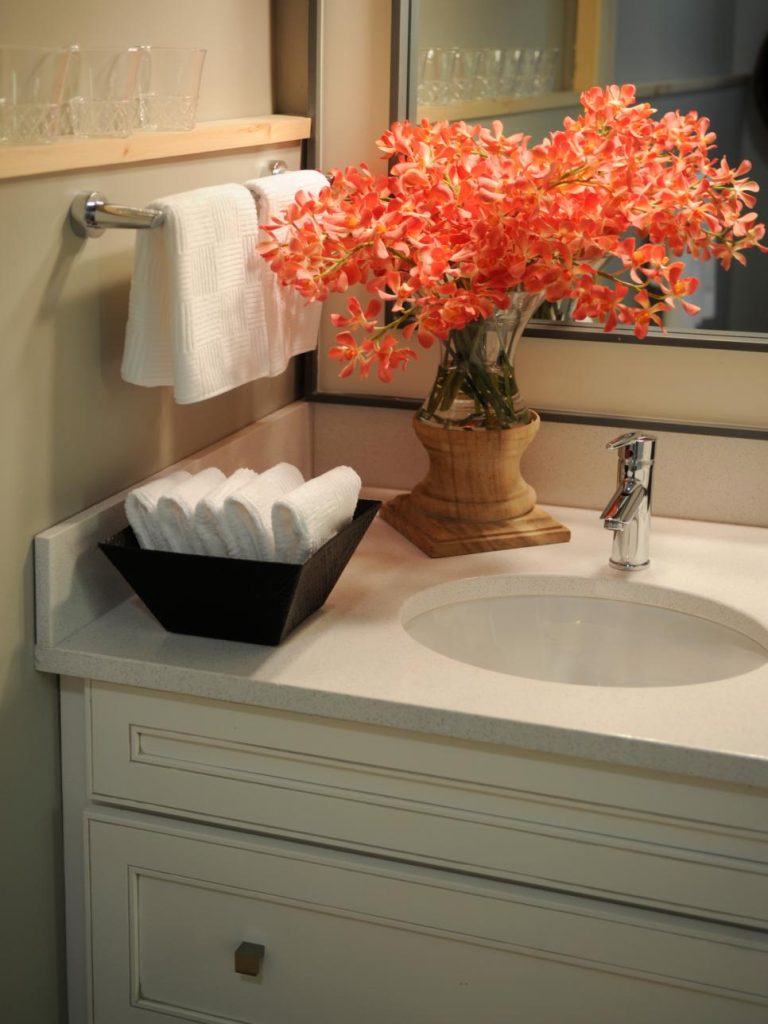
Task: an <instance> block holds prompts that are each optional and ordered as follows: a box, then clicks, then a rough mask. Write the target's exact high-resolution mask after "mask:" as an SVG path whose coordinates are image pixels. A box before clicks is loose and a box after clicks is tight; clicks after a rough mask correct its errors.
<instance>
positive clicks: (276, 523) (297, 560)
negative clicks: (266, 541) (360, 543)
mask: <svg viewBox="0 0 768 1024" xmlns="http://www.w3.org/2000/svg"><path fill="white" fill-rule="evenodd" d="M360 486H361V480H360V477H359V476H358V475H357V473H356V472H355V471H354V469H351V468H350V467H349V466H337V467H336V468H335V469H331V470H329V471H328V472H327V473H323V474H322V476H318V477H315V478H314V480H309V481H308V482H307V483H305V484H304V485H303V486H302V487H298V488H297V489H296V490H295V491H292V492H291V493H290V494H287V495H286V496H285V497H284V498H281V499H280V501H276V502H275V504H274V506H273V508H272V529H273V530H274V534H275V558H276V560H277V561H278V562H290V563H292V564H301V563H302V562H306V560H307V559H308V558H309V557H310V556H311V555H313V554H314V553H315V552H316V551H317V550H318V548H320V547H322V545H323V544H325V542H326V541H328V540H330V539H331V537H333V536H335V535H336V534H337V533H338V532H339V530H340V529H341V528H342V527H343V526H345V525H346V524H347V523H348V522H350V521H351V520H352V517H353V515H354V513H355V506H356V505H357V499H358V496H359V494H360Z"/></svg>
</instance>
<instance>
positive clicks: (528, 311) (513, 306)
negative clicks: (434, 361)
mask: <svg viewBox="0 0 768 1024" xmlns="http://www.w3.org/2000/svg"><path fill="white" fill-rule="evenodd" d="M509 297H510V303H509V307H508V308H507V309H499V310H497V311H496V312H495V313H494V314H493V315H492V316H490V317H488V318H487V319H486V320H473V321H472V322H471V323H469V324H467V325H466V326H465V327H462V328H461V329H460V330H455V331H451V333H450V334H449V336H448V339H447V341H446V342H445V343H444V345H443V351H442V355H441V359H440V366H439V367H438V370H437V376H436V377H435V382H434V384H433V385H432V390H431V391H430V393H429V396H428V397H427V399H426V401H425V402H424V405H423V406H422V407H421V410H420V412H419V419H421V420H426V421H428V422H431V423H434V424H438V425H440V426H444V427H461V428H463V429H466V428H475V429H484V430H505V429H508V428H510V427H514V426H517V425H519V424H526V423H530V421H531V412H530V410H529V409H527V408H526V407H525V405H524V404H523V403H522V401H521V398H520V391H519V389H518V387H517V381H516V379H515V366H514V360H515V353H516V349H517V343H518V341H519V340H520V338H521V336H522V334H523V331H524V330H525V328H526V325H527V323H528V321H529V320H530V318H531V316H532V315H533V313H534V312H535V310H536V308H537V307H538V306H539V304H540V303H541V299H542V296H541V293H530V292H510V296H509Z"/></svg>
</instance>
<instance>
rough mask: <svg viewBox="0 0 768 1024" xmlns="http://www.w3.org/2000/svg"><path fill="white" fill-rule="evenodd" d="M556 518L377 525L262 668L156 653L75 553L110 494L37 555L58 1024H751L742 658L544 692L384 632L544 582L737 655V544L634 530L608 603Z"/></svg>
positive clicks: (751, 899) (762, 633)
mask: <svg viewBox="0 0 768 1024" xmlns="http://www.w3.org/2000/svg"><path fill="white" fill-rule="evenodd" d="M228 458H229V455H227V453H226V452H225V451H222V450H218V451H216V450H212V451H211V452H210V453H208V454H206V455H205V456H204V461H203V462H201V463H200V462H199V463H198V464H197V466H199V465H202V464H205V459H207V460H208V464H211V463H213V462H215V461H216V462H218V463H219V464H221V465H222V468H224V469H225V470H227V469H228V465H227V459H228ZM554 511H555V514H556V515H557V517H558V519H560V520H561V521H562V522H564V523H566V524H567V525H568V526H569V527H570V529H571V531H572V538H573V539H572V541H571V543H570V544H568V545H556V546H552V547H541V548H530V549H523V550H520V549H518V550H516V551H508V552H493V553H486V554H476V555H468V556H463V557H459V558H450V559H437V560H430V559H428V558H427V557H426V556H424V555H423V554H422V553H421V552H419V551H418V550H417V549H416V548H414V547H412V546H411V545H410V544H409V543H408V542H407V541H405V540H404V539H403V538H402V537H400V536H399V535H398V534H396V533H395V532H394V531H392V530H391V529H390V528H389V527H388V526H387V525H386V524H384V523H382V522H376V523H374V524H373V526H372V527H371V529H370V531H369V532H368V534H367V535H366V537H365V538H364V540H363V542H362V543H361V545H360V547H359V549H358V551H357V552H356V554H355V556H354V557H353V559H352V561H351V562H350V564H349V566H348V568H347V570H346V571H345V573H344V575H343V576H342V578H341V580H340V581H339V583H338V585H337V587H336V589H335V590H334V591H333V593H332V595H331V597H330V599H329V601H328V603H327V604H326V606H325V607H324V608H323V609H321V610H320V611H319V612H318V613H317V614H316V615H314V616H313V617H312V618H311V619H309V620H307V622H305V623H304V624H303V625H302V626H301V627H299V629H298V630H297V631H296V632H295V633H294V634H292V636H291V637H290V638H289V639H288V640H287V641H285V642H284V643H283V644H282V645H281V646H280V647H276V648H266V647H258V646H249V645H246V644H235V643H227V642H223V641H214V640H205V639H201V638H196V637H186V636H178V635H172V634H167V633H165V632H164V631H163V630H162V628H161V627H160V626H159V625H158V624H157V623H156V622H155V621H154V619H152V617H151V616H150V615H149V613H148V612H147V611H146V610H145V609H144V607H143V606H142V605H141V604H140V602H138V600H137V599H135V598H133V597H132V596H131V595H130V594H129V592H128V591H127V588H125V586H124V584H123V583H122V581H121V580H120V579H119V578H118V577H117V576H116V574H114V573H113V571H112V569H111V567H110V566H108V565H107V564H106V560H105V559H103V556H101V555H100V554H99V552H98V551H96V550H95V548H94V543H95V540H96V539H102V538H103V537H105V536H108V535H109V534H110V532H114V529H117V528H119V527H120V525H121V524H122V509H121V502H120V499H119V496H118V497H117V498H116V499H113V500H111V501H108V502H105V503H104V504H103V505H102V506H98V507H97V508H95V509H92V510H89V511H88V512H86V513H83V514H81V515H80V516H78V517H75V519H73V520H70V521H68V522H67V523H64V524H61V525H60V526H58V527H55V528H53V529H52V530H50V531H47V532H46V533H45V534H43V535H42V536H41V537H40V538H38V542H37V566H38V585H39V595H38V602H39V603H38V646H37V662H38V666H39V667H40V668H41V669H43V670H45V671H51V672H56V673H59V674H60V675H61V676H62V766H63V768H62V770H63V784H64V800H65V858H66V887H67V931H68V957H69V979H70V1004H71V1005H70V1012H71V1024H80V1022H81V1021H86V1020H92V1021H93V1022H94V1024H128V1022H141V1021H146V1022H148V1024H149V1022H153V1021H157V1022H158V1024H159V1022H160V1021H164V1020H167V1019H168V1016H171V1017H176V1018H177V1019H181V1020H184V1021H196V1022H200V1021H204V1022H211V1024H213V1022H216V1024H220V1022H229V1021H232V1022H248V1024H250V1022H259V1024H262V1022H263V1024H305V1022H307V1021H310V1020H311V1021H313V1022H315V1024H331V1022H333V1024H358V1022H365V1024H384V1022H387V1024H390V1022H392V1021H402V1022H403V1024H417V1022H419V1024H421V1022H423V1024H470V1022H471V1024H496V1022H499V1024H500V1022H507V1021H511V1020H519V1021H524V1022H525V1024H554V1022H558V1024H560V1022H563V1024H565V1022H567V1024H609V1022H610V1024H614V1022H615V1021H616V1020H617V1019H622V1020H625V1021H627V1022H630V1024H641V1022H642V1024H647V1022H648V1021H651V1020H653V1021H658V1022H667V1021H669V1022H676V1024H677V1022H687V1021H695V1022H696V1024H724V1022H726V1021H727V1022H728V1024H752V1022H754V1024H758V1022H764V1021H765V1020H766V1018H767V1017H768V727H767V726H766V716H765V710H764V709H765V706H766V694H768V664H763V665H759V666H757V667H755V668H752V669H751V670H749V671H746V672H742V673H741V674H738V675H735V676H733V677H731V678H728V679H720V678H717V679H709V680H707V681H703V682H688V683H687V684H686V685H675V684H674V683H670V684H668V685H653V684H651V683H648V682H646V683H645V684H641V683H640V682H637V683H636V684H635V685H626V684H625V685H620V686H612V685H601V686H596V685H593V684H592V683H591V682H590V680H589V679H587V678H583V679H580V680H579V681H575V682H552V681H549V680H547V679H535V678H527V677H522V676H517V675H512V674H508V673H507V672H503V671H496V670H491V669H487V668H477V667H473V666H470V665H468V664H465V663H463V662H461V661H458V660H456V659H455V658H453V657H447V656H446V655H444V654H440V653H437V652H435V651H434V650H431V649H429V648H427V647H426V646H424V645H423V644H421V643H419V642H417V641H416V640H415V639H414V638H413V637H412V636H410V635H409V633H408V632H407V631H406V629H405V628H404V626H403V616H405V618H406V619H407V618H408V616H409V615H410V614H411V613H412V612H414V611H415V612H419V611H423V610H424V609H425V608H428V607H436V606H439V605H440V603H441V602H443V603H445V602H446V601H447V600H449V599H453V597H452V595H453V596H455V595H456V594H457V593H459V594H463V595H465V596H466V595H467V594H468V595H469V596H470V597H471V596H472V595H474V596H475V597H477V596H480V595H482V594H484V595H486V596H487V595H488V594H493V593H499V592H501V591H504V590H505V588H507V589H508V588H509V587H513V589H515V588H516V589H515V592H516V593H526V592H527V591H526V582H527V583H528V584H529V587H528V590H530V592H531V593H537V592H540V591H541V588H542V587H543V588H545V589H546V587H547V586H549V587H550V588H551V587H552V586H554V584H553V583H552V580H553V579H555V578H558V577H559V578H561V584H558V586H560V588H561V589H562V588H565V590H566V591H568V589H569V588H570V592H575V591H578V592H579V593H582V594H586V595H587V596H589V595H592V596H594V597H601V596H602V597H604V598H605V597H606V595H607V599H610V600H617V601H624V602H633V601H637V602H638V603H639V604H643V603H645V604H649V603H650V604H658V602H659V601H661V602H662V603H664V602H666V606H667V608H668V609H671V610H674V609H678V610H681V611H684V612H685V613H686V614H688V615H690V614H693V615H694V616H695V615H696V614H697V609H698V614H700V615H701V616H703V617H704V618H707V617H709V616H711V615H713V614H714V612H713V609H715V608H716V609H719V611H718V614H719V615H720V616H721V619H720V622H721V624H722V625H725V626H728V627H729V628H731V629H735V630H737V632H740V633H742V634H744V633H745V632H746V633H747V634H749V635H750V636H751V638H752V640H753V641H755V642H762V643H763V644H765V642H766V638H768V608H766V602H765V599H764V598H765V583H764V581H765V579H766V578H768V551H766V545H765V540H764V537H765V533H764V531H762V530H760V529H757V528H750V527H728V526H720V525H716V524H698V523H696V524H693V523H690V522H685V521H682V520H656V521H655V522H654V526H653V529H654V534H653V548H652V563H651V567H650V568H649V569H648V570H647V571H646V572H645V573H644V574H638V575H636V576H635V575H631V576H622V577H621V578H619V579H617V574H616V573H615V571H614V570H612V569H610V568H609V567H608V565H607V557H608V553H609V548H610V538H609V537H608V536H607V535H606V533H605V531H604V530H602V529H601V526H600V523H599V521H598V520H597V516H596V513H594V512H592V511H585V510H576V509H564V508H558V509H556V510H554ZM102 561H103V563H104V564H103V565H102ZM466 580H469V581H470V582H469V583H465V582H461V581H466ZM547 581H548V582H547ZM555 589H557V587H556V588H555ZM660 595H662V596H660ZM409 609H410V611H409ZM643 642H644V638H643V636H642V635H638V637H637V643H638V644H642V643H643ZM627 657H628V658H631V657H632V651H631V650H629V651H627Z"/></svg>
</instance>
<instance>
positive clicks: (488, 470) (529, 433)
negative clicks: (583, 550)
mask: <svg viewBox="0 0 768 1024" xmlns="http://www.w3.org/2000/svg"><path fill="white" fill-rule="evenodd" d="M413 425H414V430H415V431H416V436H417V437H418V438H419V441H420V442H421V443H422V444H423V445H424V448H425V449H426V451H427V455H428V456H429V471H428V472H427V475H426V477H425V478H424V479H423V480H422V481H421V483H419V484H417V485H416V486H415V487H414V489H413V490H412V491H411V492H410V494H401V495H398V497H396V498H394V499H393V500H392V501H390V502H388V503H387V504H386V505H384V506H383V507H382V509H381V511H380V513H379V515H380V516H381V517H382V519H384V521H385V522H387V523H389V524H390V526H393V527H394V528H395V529H396V530H397V531H398V532H399V533H402V534H403V536H404V537H407V538H408V540H410V541H411V542H412V543H413V544H415V545H416V546H417V547H419V548H421V550H422V551H424V552H426V554H428V555H430V556H431V557H432V558H439V557H442V556H444V555H463V554H468V553H470V552H473V551H497V550H500V549H503V548H517V547H525V546H528V545H534V544H561V543H563V542H565V541H567V540H570V536H571V533H570V530H568V528H567V527H565V526H563V525H562V524H561V523H558V522H557V520H556V519H553V518H552V516H550V515H549V514H548V513H547V512H544V511H543V510H542V509H540V508H539V507H538V506H537V505H536V492H535V491H534V490H533V488H532V487H531V486H530V485H529V484H527V483H526V482H525V480H524V479H523V477H522V475H521V473H520V458H521V456H522V454H523V452H524V451H525V449H526V448H527V447H528V445H529V444H530V443H531V441H532V440H533V438H534V437H535V435H536V432H537V431H538V429H539V417H538V416H537V415H536V413H533V419H532V421H531V422H530V423H529V424H527V425H525V426H520V427H513V428H511V429H509V430H462V429H461V428H452V427H449V428H446V427H441V426H436V425H434V424H431V423H428V422H425V421H423V420H419V419H414V421H413Z"/></svg>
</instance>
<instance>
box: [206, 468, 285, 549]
mask: <svg viewBox="0 0 768 1024" xmlns="http://www.w3.org/2000/svg"><path fill="white" fill-rule="evenodd" d="M303 483H304V477H303V476H302V475H301V473H300V471H299V470H298V469H297V468H296V467H295V466H292V465H291V464H290V463H288V462H278V464H277V465H276V466H273V467H272V468H271V469H268V470H267V471H266V472H265V473H260V474H259V475H258V476H257V477H256V479H255V480H252V481H251V482H250V483H248V484H246V485H245V486H244V487H241V488H240V489H239V490H237V491H235V492H234V494H230V495H229V497H228V498H227V499H226V500H225V502H224V520H225V522H226V529H227V542H228V547H229V554H230V555H231V556H232V557H233V558H250V559H254V560H256V561H258V562H272V561H274V559H275V538H274V536H273V533H272V506H273V505H274V503H275V502H276V501H277V500H278V498H282V497H283V496H284V495H286V494H288V493H289V492H290V491H293V490H295V489H296V488H297V487H300V486H301V485H302V484H303ZM230 542H231V543H230Z"/></svg>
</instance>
